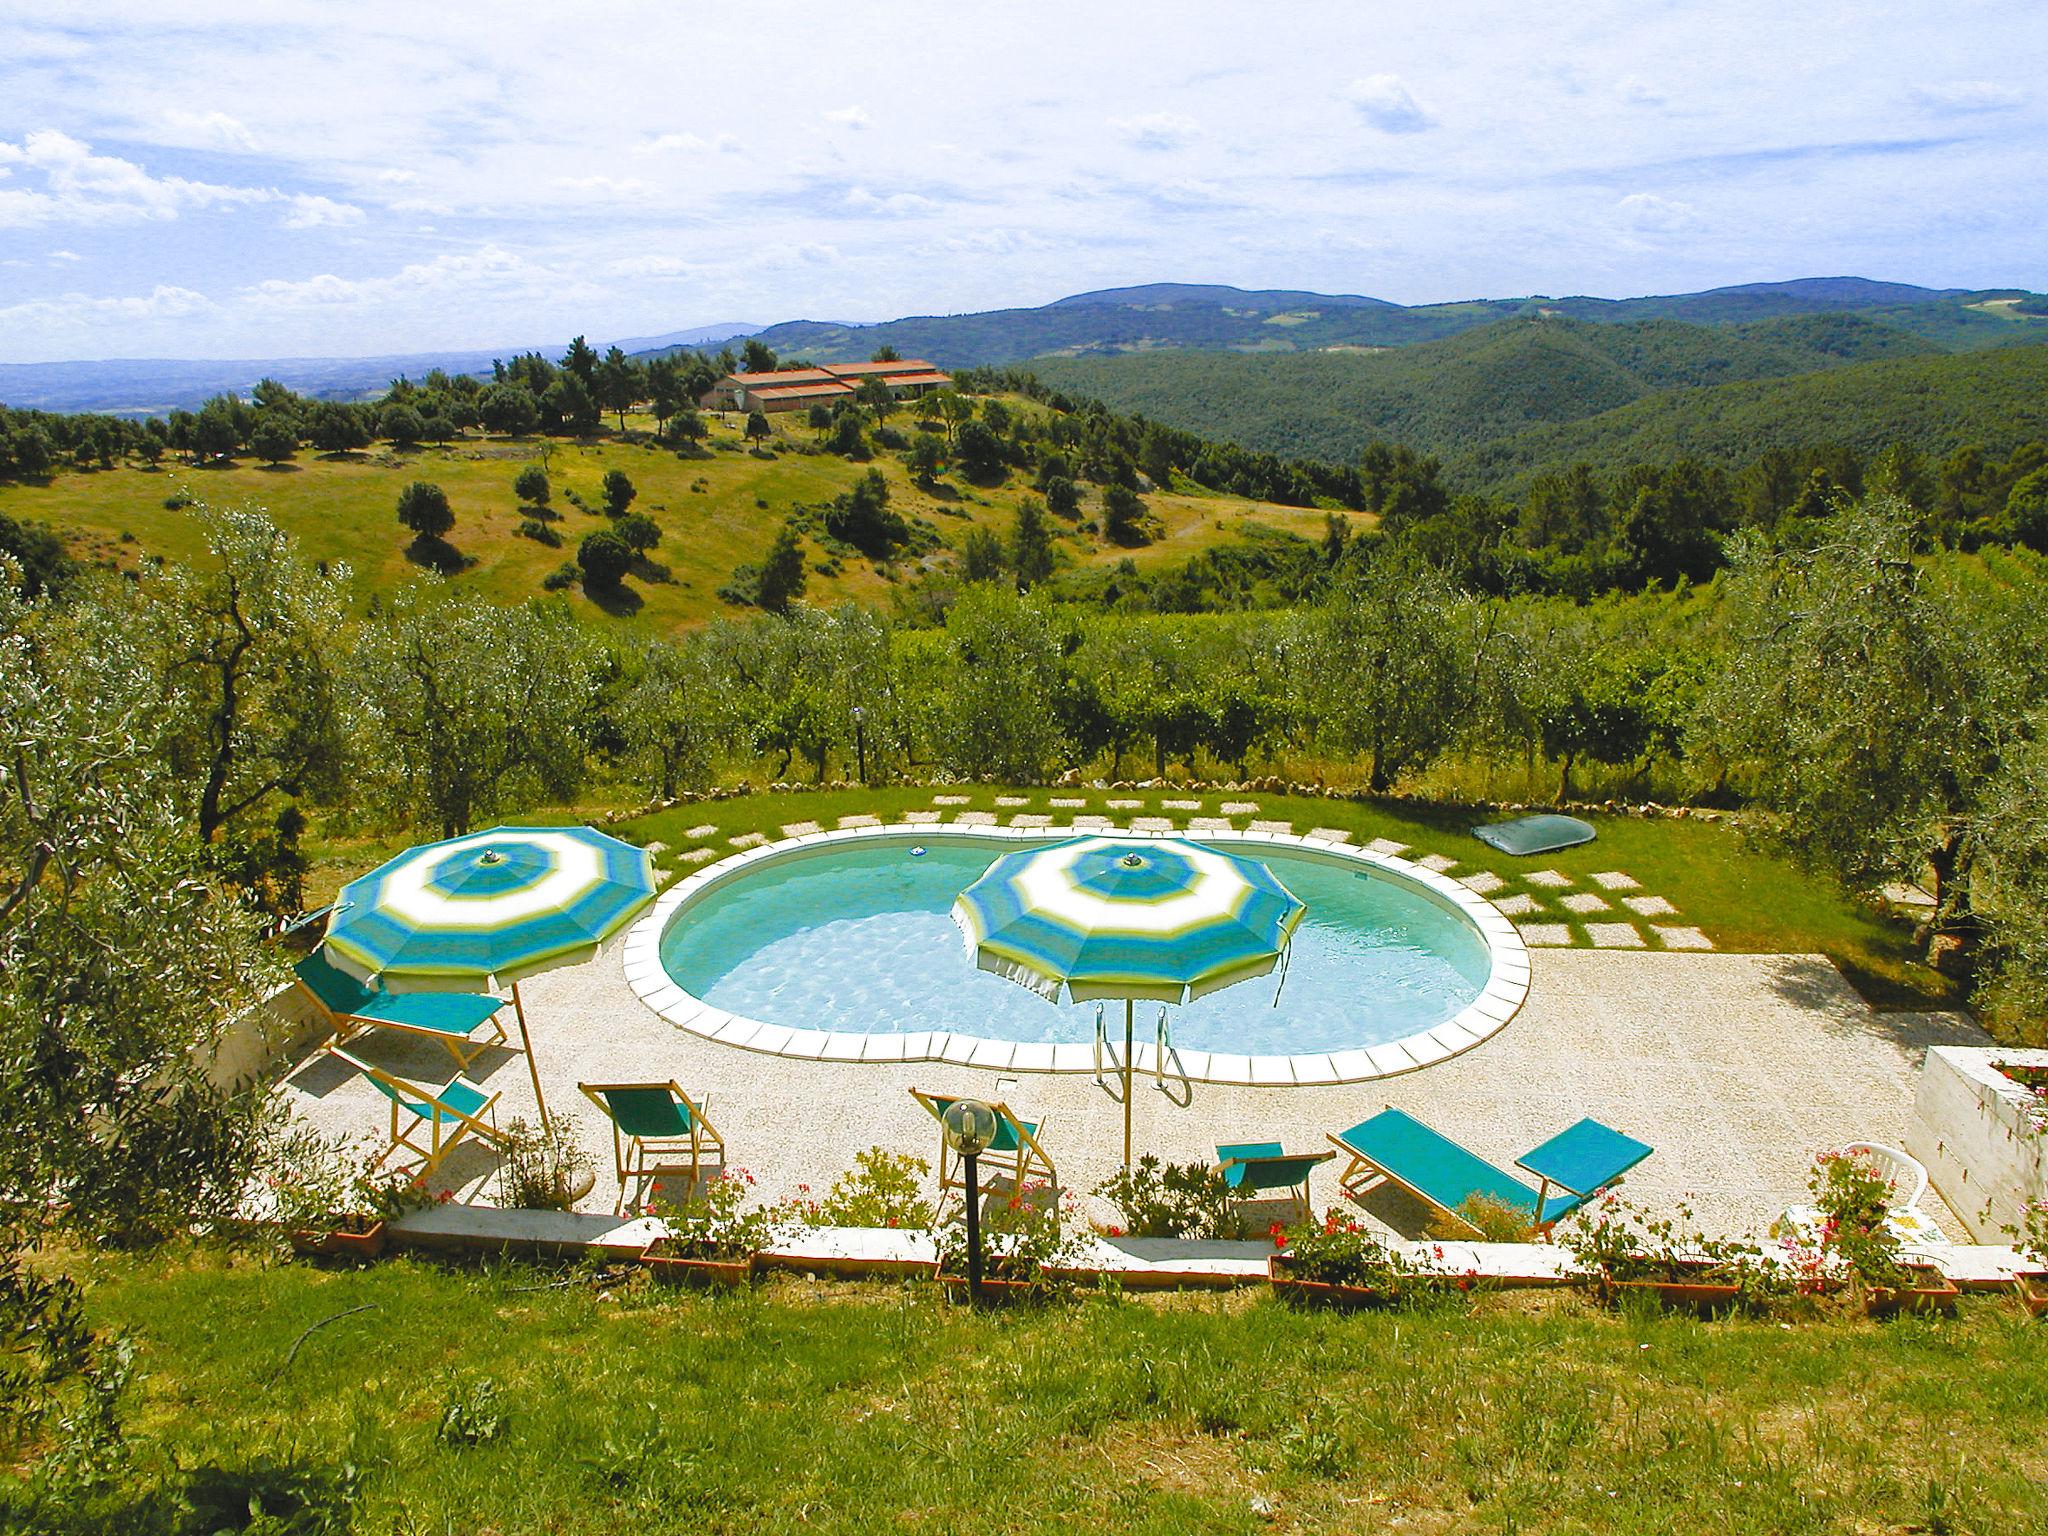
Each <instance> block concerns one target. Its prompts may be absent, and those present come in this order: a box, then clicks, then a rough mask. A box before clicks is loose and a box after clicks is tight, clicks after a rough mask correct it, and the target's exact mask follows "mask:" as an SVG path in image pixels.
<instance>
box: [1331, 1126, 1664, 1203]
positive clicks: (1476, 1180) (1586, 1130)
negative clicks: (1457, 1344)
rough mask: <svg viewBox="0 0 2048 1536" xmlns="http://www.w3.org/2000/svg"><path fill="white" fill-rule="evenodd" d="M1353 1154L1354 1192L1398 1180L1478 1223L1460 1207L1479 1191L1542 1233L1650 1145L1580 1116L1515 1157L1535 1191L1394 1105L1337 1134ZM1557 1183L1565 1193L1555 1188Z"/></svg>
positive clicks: (1347, 1171) (1349, 1170) (1345, 1177)
mask: <svg viewBox="0 0 2048 1536" xmlns="http://www.w3.org/2000/svg"><path fill="white" fill-rule="evenodd" d="M1330 1144H1331V1145H1332V1146H1333V1147H1335V1148H1336V1149H1337V1150H1338V1151H1339V1152H1342V1153H1344V1154H1345V1155H1346V1156H1347V1157H1349V1158H1350V1162H1349V1163H1347V1164H1346V1165H1345V1167H1344V1171H1343V1173H1341V1174H1340V1175H1338V1178H1337V1182H1338V1184H1339V1186H1341V1187H1342V1189H1343V1190H1344V1192H1345V1193H1346V1194H1348V1195H1354V1196H1355V1195H1359V1194H1362V1193H1364V1192H1365V1191H1366V1190H1368V1189H1370V1188H1372V1187H1374V1186H1375V1185H1377V1184H1381V1183H1393V1184H1397V1185H1399V1186H1400V1187H1401V1188H1403V1189H1405V1190H1407V1191H1408V1192H1409V1193H1410V1194H1411V1195H1414V1196H1415V1197H1416V1198H1417V1199H1418V1200H1421V1201H1423V1202H1424V1203H1425V1204H1427V1205H1431V1206H1434V1207H1435V1208H1436V1209H1437V1210H1439V1211H1442V1212H1443V1213H1444V1214H1445V1215H1447V1216H1449V1217H1451V1218H1452V1219H1453V1220H1455V1221H1458V1222H1461V1223H1463V1224H1464V1225H1465V1226H1468V1227H1472V1229H1473V1230H1474V1231H1475V1232H1476V1231H1477V1230H1478V1228H1477V1227H1476V1226H1473V1223H1472V1222H1471V1221H1470V1220H1469V1219H1468V1218H1467V1217H1466V1215H1465V1213H1464V1212H1463V1211H1462V1210H1460V1209H1459V1207H1461V1206H1462V1205H1464V1204H1465V1202H1466V1201H1468V1200H1470V1199H1472V1198H1474V1197H1475V1196H1477V1197H1480V1198H1483V1199H1487V1200H1491V1201H1494V1202H1496V1203H1498V1204H1500V1205H1503V1206H1506V1207H1507V1208H1508V1209H1509V1210H1512V1211H1515V1212H1518V1213H1520V1214H1521V1215H1522V1216H1523V1217H1525V1218H1526V1219H1527V1221H1528V1223H1529V1225H1530V1226H1531V1227H1534V1228H1535V1229H1536V1230H1537V1231H1539V1232H1547V1231H1549V1230H1550V1228H1551V1227H1552V1226H1553V1225H1554V1224H1555V1223H1557V1222H1558V1221H1560V1220H1561V1219H1563V1218H1564V1217H1566V1216H1569V1215H1570V1214H1571V1213H1572V1212H1573V1211H1576V1210H1577V1209H1578V1208H1579V1207H1580V1206H1582V1205H1584V1204H1585V1203H1586V1202H1587V1201H1588V1200H1590V1199H1592V1197H1593V1196H1594V1195H1595V1194H1597V1193H1599V1191H1601V1190H1603V1189H1605V1188H1606V1187H1607V1186H1608V1185H1610V1184H1612V1183H1614V1182H1615V1181H1616V1180H1617V1179H1619V1178H1620V1177H1621V1176H1622V1175H1623V1174H1624V1173H1627V1172H1628V1171H1629V1169H1631V1168H1633V1167H1635V1165H1636V1164H1637V1163H1640V1162H1641V1161H1642V1160H1643V1159H1644V1158H1646V1157H1648V1156H1649V1155H1650V1152H1651V1148H1650V1147H1649V1146H1647V1145H1645V1144H1644V1143H1643V1142H1640V1141H1637V1140H1636V1139H1635V1138H1633V1137H1631V1136H1624V1135H1623V1134H1622V1133H1621V1132H1620V1131H1617V1130H1614V1129H1612V1128H1611V1127H1609V1126H1605V1125H1602V1124H1601V1123H1600V1122H1599V1121H1597V1120H1590V1119H1589V1120H1581V1121H1579V1122H1578V1124H1576V1125H1573V1126H1571V1127H1569V1128H1568V1129H1566V1130H1564V1131H1562V1132H1560V1133H1559V1134H1557V1135H1556V1136H1553V1137H1551V1138H1550V1140H1548V1141H1546V1142H1544V1143H1543V1145H1542V1146H1540V1147H1537V1148H1536V1149H1535V1150H1534V1151H1532V1152H1527V1153H1524V1154H1523V1155H1522V1156H1521V1157H1519V1158H1517V1159H1516V1160H1515V1162H1516V1166H1517V1167H1519V1168H1522V1169H1524V1170H1526V1171H1527V1172H1530V1173H1533V1174H1535V1175H1536V1177H1537V1179H1538V1181H1539V1182H1538V1185H1537V1187H1536V1188H1535V1189H1531V1188H1530V1187H1529V1186H1528V1185H1527V1184H1524V1183H1523V1182H1522V1181H1521V1180H1520V1179H1518V1178H1516V1177H1515V1176H1514V1175H1513V1174H1510V1173H1503V1172H1502V1171H1501V1170H1500V1169H1498V1168H1496V1167H1494V1166H1493V1164H1491V1163H1489V1162H1488V1161H1486V1159H1485V1158H1483V1157H1481V1156H1479V1155H1478V1154H1477V1153H1476V1152H1469V1151H1467V1150H1466V1149H1465V1148H1463V1147H1461V1146H1459V1145H1458V1144H1457V1143H1456V1142H1455V1141H1453V1140H1451V1138H1450V1137H1448V1136H1446V1135H1444V1134H1442V1133H1441V1132H1439V1131H1433V1130H1431V1129H1430V1128H1429V1127H1428V1126H1426V1125H1424V1124H1423V1123H1422V1122H1421V1121H1420V1120H1417V1119H1415V1118H1414V1117H1413V1116H1411V1115H1406V1114H1403V1113H1402V1112H1401V1111H1400V1110H1398V1109H1387V1110H1383V1111H1381V1112H1380V1113H1379V1114H1377V1115H1374V1116H1373V1117H1372V1118H1371V1119H1370V1120H1364V1121H1361V1122H1359V1123H1358V1124H1357V1125H1354V1126H1352V1127H1351V1129H1350V1130H1348V1131H1344V1132H1342V1133H1340V1134H1338V1135H1335V1136H1332V1137H1331V1138H1330ZM1552 1185H1556V1186H1557V1187H1558V1189H1559V1190H1560V1191H1562V1192H1561V1193H1559V1194H1556V1195H1553V1194H1551V1193H1550V1188H1551V1186H1552Z"/></svg>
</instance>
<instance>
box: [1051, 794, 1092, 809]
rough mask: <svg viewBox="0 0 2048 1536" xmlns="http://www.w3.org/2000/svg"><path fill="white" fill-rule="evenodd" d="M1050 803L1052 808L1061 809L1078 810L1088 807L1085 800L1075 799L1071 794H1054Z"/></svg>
mask: <svg viewBox="0 0 2048 1536" xmlns="http://www.w3.org/2000/svg"><path fill="white" fill-rule="evenodd" d="M1052 803H1053V807H1054V809H1056V810H1061V811H1080V810H1086V809H1087V807H1088V802H1087V801H1086V800H1077V799H1075V798H1074V797H1073V796H1072V795H1054V796H1053V797H1052Z"/></svg>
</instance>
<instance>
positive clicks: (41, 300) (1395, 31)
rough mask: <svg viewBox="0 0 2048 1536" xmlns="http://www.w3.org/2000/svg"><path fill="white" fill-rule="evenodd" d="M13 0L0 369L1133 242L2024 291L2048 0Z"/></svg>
mask: <svg viewBox="0 0 2048 1536" xmlns="http://www.w3.org/2000/svg"><path fill="white" fill-rule="evenodd" d="M5 9H6V14H7V26H6V29H5V30H6V40H5V43H4V45H0V361H11V362H26V361H42V360H51V359H60V358H93V357H109V356H128V357H151V356H154V357H168V356H182V357H277V356H288V355H314V354H317V355H341V354H357V353H370V352H403V351H419V350H427V349H439V348H458V347H484V348H491V347H510V346H514V345H518V344H522V343H541V342H555V341H559V340H560V339H561V338H563V337H565V336H567V335H570V334H572V333H575V332H586V333H588V334H589V335H591V336H592V337H593V338H609V337H617V336H631V335H642V334H648V333H652V332H659V331H665V330H670V329H675V328H679V327H684V326H690V325H696V324H704V323H710V322H715V321H725V320H745V321H755V322H759V323H769V322H773V321H776V320H784V319H793V318H799V317H808V318H819V319H851V320H873V319H886V318H889V317H892V316H895V315H900V314H905V313H925V312H933V311H940V312H944V311H958V310H974V309H987V308H994V307H999V306H1004V305H1010V304H1037V303H1043V302H1046V301H1048V300H1051V299H1054V298H1058V297H1060V296H1062V295H1063V294H1067V293H1071V292H1075V291H1078V290H1082V289H1086V288H1092V287H1101V286H1109V285H1116V284H1123V283H1133V282H1149V281H1163V280H1172V281H1193V282H1224V283H1235V284H1239V285H1241V286H1246V287H1300V288H1316V289H1323V290H1327V291H1341V292H1354V293H1368V294H1373V295H1377V296H1379V297H1383V298H1389V299H1394V300H1397V301H1400V302H1404V303H1416V302H1427V301H1434V300H1445V299H1457V298H1471V297H1495V296H1507V295H1520V294H1530V293H1547V294H1553V295H1558V294H1568V293H1594V294H1604V295H1609V296H1621V295H1629V294H1638V293H1653V292H1674V291H1681V290H1689V289H1694V288H1701V287H1710V286H1714V285H1716V284H1721V283H1732V282H1745V281H1753V280H1759V279H1767V278H1781V277H1795V276H1811V275H1834V274H1841V273H1855V274H1859V275H1863V276H1870V277H1880V278H1888V279H1895V280H1900V281H1909V282H1920V283H1926V284H1929V285H1933V286H1961V287H1980V286H2021V287H2031V288H2035V289H2043V288H2048V241H2044V240H2043V239H2042V234H2041V232H2042V230H2043V228H2044V227H2048V217H2044V215H2048V153H2044V151H2048V131H2044V129H2048V122H2044V101H2043V88H2041V87H2039V86H2037V85H2036V84H2035V81H2036V79H2037V77H2038V74H2039V60H2040V59H2041V58H2042V57H2044V56H2048V7H2039V6H2031V5H2029V6H2021V5H2014V4H2001V5H1989V4H1976V3H1971V0H1952V3H1949V4H1945V5H1940V6H1933V5H1927V4H1888V3H1881V0H1867V3H1860V4H1807V3H1801V0H1778V3H1773V4H1753V3H1750V0H1711V3H1705V0H1703V3H1694V4H1676V3H1661V4H1660V3H1657V0H1630V3H1625V4H1613V3H1607V0H1586V3H1582V4H1579V5H1575V6H1572V7H1568V8H1567V7H1561V6H1560V7H1535V6H1529V5H1527V4H1505V3H1498V0H1487V3H1477V0H1443V3H1436V4H1432V5H1429V6H1426V7H1424V6H1409V5H1392V4H1386V3H1381V0H1351V3H1342V4H1293V5H1269V6H1258V5H1246V4H1243V3H1241V0H1240V3H1233V4H1228V5H1222V4H1211V3H1207V0H1181V3H1177V4H1171V5H1154V4H1131V5H1115V4H1105V3H1102V0H1097V3H1094V4H1090V5H1085V6H1079V5H1070V4H1065V3H1061V0H1036V3H1032V4H1011V3H990V0H980V3H976V4H973V5H965V6H954V7H946V6H937V5H934V4H932V3H931V0H917V3H914V4H895V3H864V4H845V5H838V6H832V7H822V6H799V7H777V6H769V5H757V6H727V7H720V8H717V9H716V10H715V11H714V10H712V9H711V8H707V7H698V6H680V5H676V4H674V3H673V0H668V3H664V4H660V5H640V4H633V3H620V4H611V5H605V6H601V7H595V6H581V5H578V6H563V5H551V6H546V7H540V6H528V5H523V4H516V5H515V4H510V3H505V4H498V5H491V6H483V5H463V4H442V5H421V4H418V3H416V0H413V3H408V4H404V5H385V4H381V3H366V0H352V3H350V4H348V5H333V4H327V5H302V4H293V3H275V0H240V3H235V0H229V3H219V4H208V3H204V0H201V3H197V4H194V5H192V6H190V7H186V8H184V9H183V11H182V13H181V14H179V15H177V16H176V17H174V18H167V17H166V15H165V12H166V10H167V8H166V7H163V6H161V5H147V6H145V5H131V4H127V3H124V0H107V3H100V4H96V5H95V6H94V7H92V8H91V10H90V12H89V18H88V19H80V18H81V16H87V15H88V13H86V12H85V11H84V9H83V8H81V7H79V6H77V5H76V4H75V0H74V3H66V4H43V3H38V0H5ZM1543 11H1549V12H1552V14H1550V15H1542V14H1539V13H1540V12H1543Z"/></svg>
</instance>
